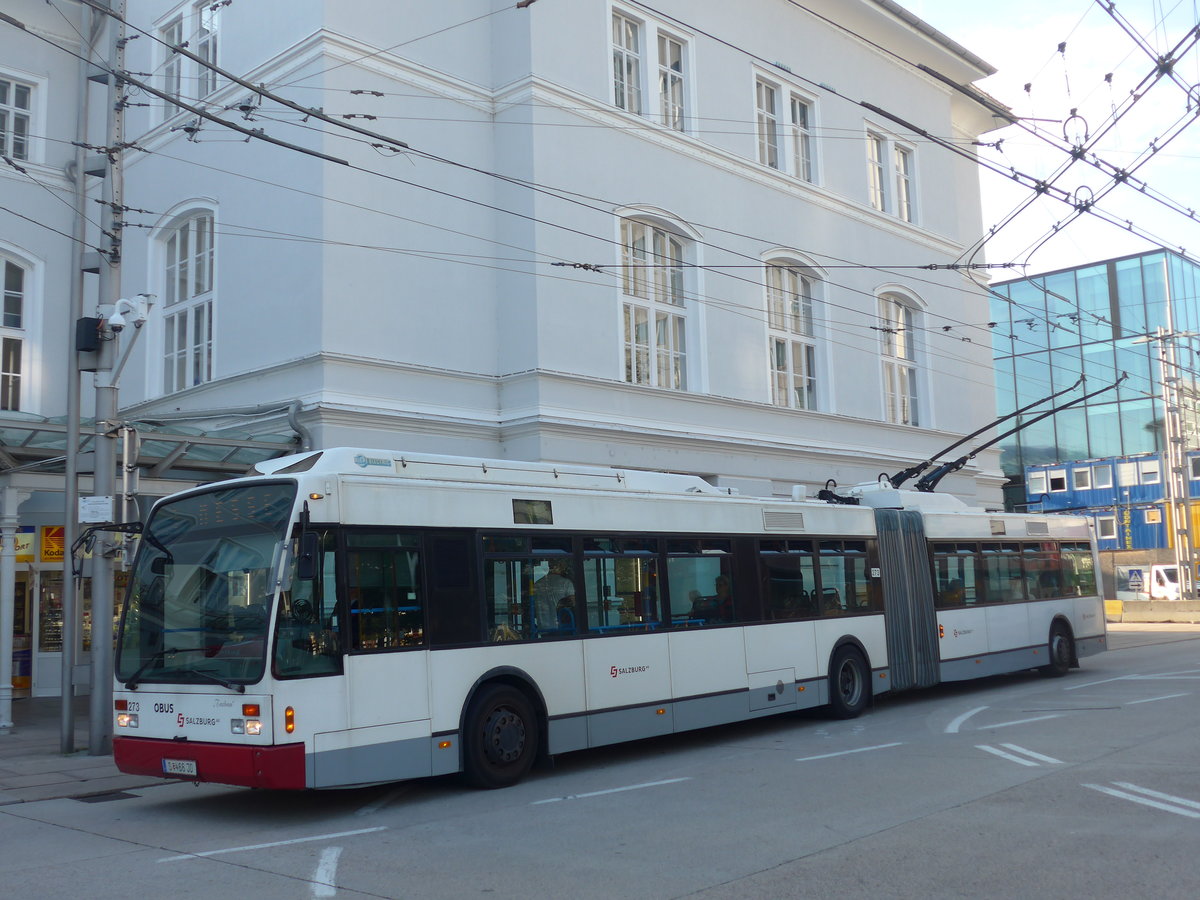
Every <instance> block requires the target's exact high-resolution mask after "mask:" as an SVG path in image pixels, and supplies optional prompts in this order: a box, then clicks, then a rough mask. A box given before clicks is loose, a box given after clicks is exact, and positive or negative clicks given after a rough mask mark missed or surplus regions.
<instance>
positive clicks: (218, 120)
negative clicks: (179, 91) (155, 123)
mask: <svg viewBox="0 0 1200 900" xmlns="http://www.w3.org/2000/svg"><path fill="white" fill-rule="evenodd" d="M166 99H170V98H166ZM215 121H220V120H215ZM221 124H227V123H224V122H221Z"/></svg>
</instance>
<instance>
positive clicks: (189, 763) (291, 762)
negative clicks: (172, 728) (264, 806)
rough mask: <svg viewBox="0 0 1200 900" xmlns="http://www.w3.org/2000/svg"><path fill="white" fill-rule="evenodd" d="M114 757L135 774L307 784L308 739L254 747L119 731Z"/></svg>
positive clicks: (275, 785)
mask: <svg viewBox="0 0 1200 900" xmlns="http://www.w3.org/2000/svg"><path fill="white" fill-rule="evenodd" d="M113 760H114V761H115V762H116V764H117V768H118V769H120V770H121V771H122V772H126V773H128V774H130V775H158V776H160V777H162V778H181V779H183V780H184V781H212V782H216V783H218V784H236V785H241V786H243V787H259V788H271V789H274V790H299V789H302V788H304V786H305V784H304V745H303V744H284V745H283V746H280V747H250V746H244V745H243V746H239V745H236V744H209V743H204V742H201V741H187V742H182V741H161V740H155V739H152V738H130V737H114V738H113Z"/></svg>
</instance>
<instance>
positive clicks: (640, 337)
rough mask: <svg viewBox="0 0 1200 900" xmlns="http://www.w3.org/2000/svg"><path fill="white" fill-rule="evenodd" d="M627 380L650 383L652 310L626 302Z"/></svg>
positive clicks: (632, 382) (631, 382) (633, 382)
mask: <svg viewBox="0 0 1200 900" xmlns="http://www.w3.org/2000/svg"><path fill="white" fill-rule="evenodd" d="M625 380H626V381H627V382H629V383H630V384H649V383H650V312H649V310H647V309H646V308H645V307H644V306H636V305H634V304H632V303H626V304H625Z"/></svg>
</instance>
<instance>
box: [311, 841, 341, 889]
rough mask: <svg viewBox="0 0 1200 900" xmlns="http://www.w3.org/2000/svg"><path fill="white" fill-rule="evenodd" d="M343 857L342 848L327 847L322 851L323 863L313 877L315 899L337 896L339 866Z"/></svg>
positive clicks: (321, 862)
mask: <svg viewBox="0 0 1200 900" xmlns="http://www.w3.org/2000/svg"><path fill="white" fill-rule="evenodd" d="M341 855H342V848H341V847H326V848H325V849H324V850H322V851H321V861H320V863H318V864H317V871H316V873H315V874H314V875H313V891H312V892H313V896H314V897H336V896H337V864H338V857H339V856H341Z"/></svg>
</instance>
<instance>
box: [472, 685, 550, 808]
mask: <svg viewBox="0 0 1200 900" xmlns="http://www.w3.org/2000/svg"><path fill="white" fill-rule="evenodd" d="M537 750H538V719H537V714H536V713H535V712H534V710H533V706H532V705H531V704H530V702H529V700H528V698H527V697H526V696H525V695H524V694H522V693H521V692H520V691H518V690H517V689H516V688H513V687H509V686H508V685H505V684H493V685H489V686H488V687H485V688H483V690H481V691H480V693H479V694H478V696H476V697H475V699H474V700H472V701H471V706H470V708H469V709H468V710H467V719H466V730H465V732H464V734H463V771H464V774H465V775H466V778H467V781H468V783H470V784H472V785H474V786H475V787H480V788H502V787H508V786H510V785H513V784H516V783H517V782H518V781H520V780H521V779H522V778H524V777H525V775H526V773H527V772H528V771H529V769H530V767H531V766H532V765H533V760H534V757H536V756H537Z"/></svg>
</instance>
